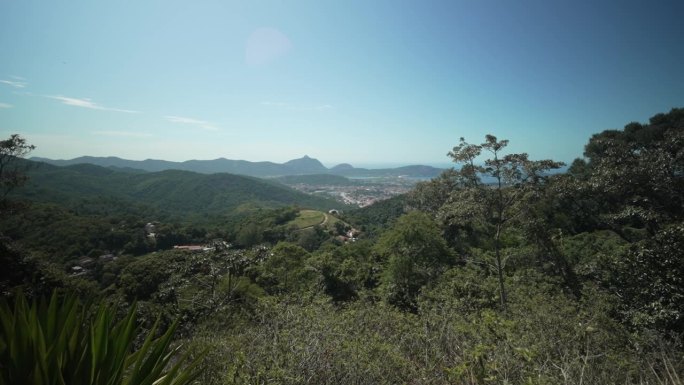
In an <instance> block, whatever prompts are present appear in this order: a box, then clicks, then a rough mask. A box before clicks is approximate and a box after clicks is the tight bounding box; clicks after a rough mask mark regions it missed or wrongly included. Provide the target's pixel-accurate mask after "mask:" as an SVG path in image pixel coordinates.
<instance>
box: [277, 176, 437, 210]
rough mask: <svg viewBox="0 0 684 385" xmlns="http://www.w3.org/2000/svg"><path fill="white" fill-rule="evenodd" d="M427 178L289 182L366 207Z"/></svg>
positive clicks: (305, 190)
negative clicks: (342, 181)
mask: <svg viewBox="0 0 684 385" xmlns="http://www.w3.org/2000/svg"><path fill="white" fill-rule="evenodd" d="M425 179H427V178H416V177H405V176H386V177H363V178H348V182H345V183H334V182H333V183H316V182H303V181H298V182H296V183H292V182H290V183H288V182H284V183H285V184H287V185H288V186H289V187H292V188H294V189H296V190H298V191H301V192H305V193H307V194H312V195H318V196H324V197H329V198H333V199H335V200H337V201H339V202H342V203H345V204H348V205H353V206H358V207H366V206H370V205H372V204H373V203H375V202H379V201H382V200H385V199H389V198H392V197H395V196H397V195H401V194H405V193H407V192H409V191H410V190H411V189H412V188H413V187H414V186H415V185H416V183H418V182H420V181H422V180H425Z"/></svg>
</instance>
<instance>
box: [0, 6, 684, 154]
mask: <svg viewBox="0 0 684 385" xmlns="http://www.w3.org/2000/svg"><path fill="white" fill-rule="evenodd" d="M682 14H684V2H682V1H681V0H676V1H666V0H663V1H654V2H646V1H642V0H639V1H633V0H615V1H608V0H593V1H583V0H573V1H570V0H555V1H548V0H518V1H510V0H499V1H493V0H470V1H466V0H447V1H429V0H424V1H418V0H416V1H401V0H389V1H383V0H344V1H332V0H313V1H304V0H302V1H294V0H293V1H262V0H250V1H225V0H222V1H201V0H197V1H187V0H183V1H175V0H158V1H154V0H150V1H138V0H136V1H119V0H117V1H113V0H110V1H105V0H103V1H91V0H88V1H81V0H69V1H34V0H0V138H7V137H9V135H10V134H14V133H18V134H20V135H22V136H24V137H25V138H26V139H27V140H28V142H30V143H32V144H34V145H36V147H37V148H36V150H35V151H34V152H33V153H32V155H33V156H42V157H49V158H54V159H71V158H74V157H78V156H82V155H91V156H119V157H122V158H127V159H135V160H142V159H147V158H152V159H165V160H173V161H183V160H188V159H215V158H220V157H224V158H228V159H245V160H250V161H263V160H268V161H274V162H284V161H287V160H289V159H293V158H299V157H301V156H304V155H308V156H310V157H314V158H317V159H319V160H320V161H322V162H323V163H324V164H326V165H328V166H332V165H334V164H337V163H341V162H347V163H352V164H353V165H355V166H369V165H392V164H396V165H399V164H416V163H421V164H435V165H436V164H448V162H449V159H448V157H447V156H446V154H447V152H448V151H449V150H451V148H452V147H453V146H454V145H456V144H457V143H458V141H459V138H461V137H465V139H466V140H467V141H468V142H471V143H480V142H482V141H483V140H484V136H485V135H486V134H493V135H496V136H497V137H499V138H500V139H509V140H510V144H509V148H508V149H509V150H510V151H511V152H527V153H529V155H530V158H531V159H546V158H550V159H554V160H560V161H565V162H569V161H572V160H573V159H574V158H576V157H581V156H582V151H583V147H584V145H585V144H586V142H587V141H588V139H589V137H590V136H591V135H592V134H594V133H598V132H601V131H603V130H605V129H619V128H622V127H623V126H624V125H626V124H627V123H629V122H632V121H638V122H647V121H648V119H649V118H650V117H651V116H653V115H655V114H656V113H660V112H667V111H669V110H670V109H672V108H675V107H684V23H682V22H681V15H682Z"/></svg>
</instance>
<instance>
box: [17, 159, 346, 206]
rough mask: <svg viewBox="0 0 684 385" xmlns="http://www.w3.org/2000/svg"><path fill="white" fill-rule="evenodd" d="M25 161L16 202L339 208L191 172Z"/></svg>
mask: <svg viewBox="0 0 684 385" xmlns="http://www.w3.org/2000/svg"><path fill="white" fill-rule="evenodd" d="M27 162H30V163H29V164H30V167H29V171H28V176H29V178H30V179H29V182H28V183H27V184H26V186H24V187H23V188H22V189H20V190H17V191H16V192H15V194H16V197H18V198H25V199H29V200H33V201H39V202H50V203H58V204H66V203H76V202H78V201H80V200H83V199H92V198H100V197H110V198H115V199H118V200H124V201H130V202H131V203H137V204H145V205H148V206H151V207H155V208H159V209H162V210H165V211H170V212H175V213H186V214H188V213H195V214H209V213H211V214H227V213H230V212H232V211H234V210H235V209H237V208H238V207H240V206H241V205H244V204H249V205H251V206H258V207H280V206H288V205H297V206H301V207H308V208H315V209H330V208H339V207H340V204H339V203H337V202H335V201H333V200H329V199H324V198H318V197H313V196H310V195H307V194H304V193H300V192H298V191H295V190H293V189H290V188H287V187H285V186H283V185H280V184H276V183H273V182H268V181H264V180H262V179H258V178H253V177H247V176H240V175H233V174H226V173H218V174H210V175H207V174H200V173H195V172H190V171H180V170H166V171H160V172H150V173H141V172H126V171H122V170H120V169H114V168H105V167H100V166H95V165H92V164H78V165H72V166H66V167H59V166H53V165H50V164H46V163H40V162H31V161H27Z"/></svg>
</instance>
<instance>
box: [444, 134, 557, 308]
mask: <svg viewBox="0 0 684 385" xmlns="http://www.w3.org/2000/svg"><path fill="white" fill-rule="evenodd" d="M507 145H508V140H497V138H496V136H494V135H487V136H486V137H485V142H484V143H482V144H479V145H475V144H469V143H467V142H466V141H465V139H463V138H461V140H460V143H459V144H458V145H457V146H455V147H454V148H453V150H452V151H450V152H449V153H448V154H447V155H448V156H449V157H450V158H451V159H452V160H453V161H454V162H455V163H460V164H462V166H461V168H460V170H457V171H456V175H455V177H456V180H457V181H458V183H459V185H460V187H459V188H457V189H456V190H454V191H453V192H452V194H451V196H450V198H449V200H448V201H447V203H446V204H445V205H443V206H442V208H441V210H440V214H439V215H440V216H441V217H442V218H443V219H444V220H445V222H446V223H448V224H462V223H473V224H475V225H477V226H480V227H482V228H483V229H484V230H485V232H486V233H487V234H489V236H490V237H491V239H492V241H493V249H494V250H493V252H494V268H495V270H496V273H497V276H498V281H499V291H500V301H501V307H502V309H504V310H505V309H506V288H505V285H504V273H503V271H504V260H503V258H502V256H501V249H502V242H501V239H502V235H503V232H504V231H505V230H506V229H507V228H509V227H510V226H511V225H512V224H514V223H516V221H519V220H520V219H521V217H523V216H524V214H525V213H527V210H526V204H527V203H531V202H532V201H533V200H534V199H535V197H538V196H539V192H540V187H541V186H542V185H543V184H544V182H545V180H546V178H547V172H548V171H549V170H552V169H557V168H560V167H561V166H563V163H560V162H554V161H552V160H548V159H547V160H539V161H532V160H529V159H528V155H527V154H526V153H521V154H508V155H503V154H502V150H503V149H504V148H505V147H506V146H507ZM483 151H485V152H487V153H489V154H490V155H491V158H490V159H487V160H485V162H484V165H478V164H476V159H477V158H478V157H479V156H480V155H481V154H482V152H483ZM483 177H484V178H486V179H485V181H484V182H483V179H482V178H483Z"/></svg>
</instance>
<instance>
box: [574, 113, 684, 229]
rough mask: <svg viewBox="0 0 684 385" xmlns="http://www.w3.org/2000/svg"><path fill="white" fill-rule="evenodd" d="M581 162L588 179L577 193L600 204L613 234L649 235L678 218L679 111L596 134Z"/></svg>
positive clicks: (683, 126) (681, 207)
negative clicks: (633, 230)
mask: <svg viewBox="0 0 684 385" xmlns="http://www.w3.org/2000/svg"><path fill="white" fill-rule="evenodd" d="M585 156H586V157H587V158H588V160H589V162H588V165H587V168H588V172H585V173H586V174H588V175H589V177H588V178H587V180H586V183H584V184H582V185H580V186H579V187H580V189H579V191H580V192H581V191H582V190H587V191H588V193H589V194H590V195H593V196H594V197H596V198H597V199H600V205H599V206H598V208H599V209H600V211H599V213H600V214H603V215H604V218H603V221H604V222H605V223H606V224H608V225H609V226H610V227H611V228H612V229H614V230H615V231H618V232H620V231H621V227H624V226H632V227H638V228H645V229H646V230H647V231H648V232H649V233H650V234H651V235H653V234H655V233H656V232H657V231H658V229H659V228H660V227H661V226H662V225H663V224H665V223H668V222H671V221H673V220H674V221H678V220H681V219H683V218H684V195H683V194H682V191H684V178H682V175H684V108H680V109H673V110H672V111H670V112H669V113H667V114H658V115H656V116H654V117H652V118H651V120H650V122H649V124H639V123H630V124H628V125H626V126H625V128H624V130H622V131H618V130H606V131H603V132H602V133H600V134H596V135H594V136H593V137H592V138H591V139H590V140H589V143H587V145H586V147H585ZM625 237H626V238H627V239H629V240H632V241H633V240H634V239H630V238H629V236H628V235H625Z"/></svg>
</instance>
